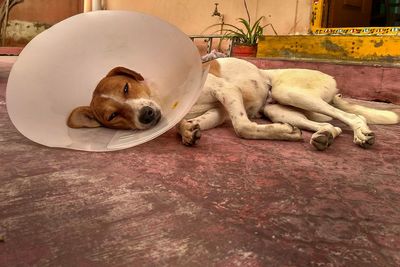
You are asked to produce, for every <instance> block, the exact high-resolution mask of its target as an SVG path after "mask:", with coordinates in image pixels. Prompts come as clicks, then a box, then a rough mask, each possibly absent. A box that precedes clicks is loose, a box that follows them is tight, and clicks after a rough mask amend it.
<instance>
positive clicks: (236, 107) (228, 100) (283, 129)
mask: <svg viewBox="0 0 400 267" xmlns="http://www.w3.org/2000/svg"><path fill="white" fill-rule="evenodd" d="M217 85H218V86H216V87H215V88H213V90H212V92H211V94H212V95H213V96H214V97H215V98H216V99H218V101H220V102H221V103H222V105H223V106H224V107H225V110H226V111H227V113H228V114H229V117H230V119H231V121H232V125H233V128H234V129H235V132H236V134H237V135H238V136H239V137H242V138H245V139H274V140H290V141H298V140H302V136H301V131H300V130H299V129H298V128H296V127H293V126H291V125H289V124H281V123H272V124H257V123H255V122H252V121H250V120H249V118H248V116H247V113H246V110H245V107H244V103H243V97H242V93H241V91H240V89H239V88H238V87H236V86H234V85H232V84H231V83H229V82H226V81H223V80H221V81H220V83H218V84H217Z"/></svg>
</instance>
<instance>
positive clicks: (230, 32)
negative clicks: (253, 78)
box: [210, 0, 277, 57]
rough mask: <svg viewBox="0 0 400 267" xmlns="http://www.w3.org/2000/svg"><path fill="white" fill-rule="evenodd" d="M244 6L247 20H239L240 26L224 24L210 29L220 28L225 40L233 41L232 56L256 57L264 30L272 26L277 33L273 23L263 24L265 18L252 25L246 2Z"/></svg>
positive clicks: (244, 0) (244, 1)
mask: <svg viewBox="0 0 400 267" xmlns="http://www.w3.org/2000/svg"><path fill="white" fill-rule="evenodd" d="M243 4H244V8H245V10H246V14H247V19H245V18H238V19H237V20H238V21H239V24H240V25H239V26H235V25H233V24H229V23H224V22H222V23H218V24H214V25H211V26H210V27H214V26H220V30H219V31H220V32H221V33H222V34H223V35H224V38H228V39H231V40H232V47H231V56H237V57H255V56H256V54H257V44H258V39H259V37H260V36H262V35H263V32H264V28H265V27H267V26H271V28H272V30H273V31H274V33H275V34H277V33H276V31H275V29H274V27H273V25H272V24H271V23H268V24H265V25H262V24H261V22H262V20H263V19H264V18H265V16H262V17H260V18H258V19H257V20H256V21H255V22H254V23H252V21H251V18H250V13H249V9H248V7H247V2H246V0H243Z"/></svg>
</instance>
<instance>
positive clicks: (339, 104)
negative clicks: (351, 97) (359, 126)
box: [333, 94, 400, 124]
mask: <svg viewBox="0 0 400 267" xmlns="http://www.w3.org/2000/svg"><path fill="white" fill-rule="evenodd" d="M333 105H334V106H335V107H336V108H338V109H341V110H343V111H346V112H349V113H353V114H357V115H362V116H364V117H365V118H366V119H367V123H370V124H397V123H399V122H400V116H399V115H398V114H397V113H395V112H393V111H389V110H380V109H374V108H369V107H365V106H361V105H357V104H352V103H349V102H348V101H346V100H344V99H343V98H342V95H340V94H338V95H336V96H335V97H334V98H333Z"/></svg>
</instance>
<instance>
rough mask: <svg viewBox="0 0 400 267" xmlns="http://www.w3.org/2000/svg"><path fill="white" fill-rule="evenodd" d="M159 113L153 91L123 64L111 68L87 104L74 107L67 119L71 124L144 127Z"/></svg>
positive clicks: (156, 121)
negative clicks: (122, 65)
mask: <svg viewBox="0 0 400 267" xmlns="http://www.w3.org/2000/svg"><path fill="white" fill-rule="evenodd" d="M161 116H162V112H161V107H160V105H159V104H158V103H157V101H156V100H155V99H154V92H152V90H151V88H150V86H149V85H148V84H147V83H146V82H145V81H144V78H143V76H142V75H141V74H139V73H137V72H135V71H133V70H130V69H127V68H124V67H116V68H114V69H112V70H111V71H110V72H109V73H108V74H107V75H106V76H105V77H104V78H103V79H102V80H101V81H100V82H99V83H98V85H97V86H96V88H95V90H94V92H93V96H92V101H91V103H90V105H89V106H81V107H77V108H75V109H74V110H73V111H72V112H71V114H70V115H69V117H68V119H67V125H68V126H69V127H71V128H94V127H100V126H104V127H108V128H112V129H127V130H137V129H138V130H145V129H149V128H151V127H153V126H154V125H156V124H157V123H158V122H159V121H160V119H161Z"/></svg>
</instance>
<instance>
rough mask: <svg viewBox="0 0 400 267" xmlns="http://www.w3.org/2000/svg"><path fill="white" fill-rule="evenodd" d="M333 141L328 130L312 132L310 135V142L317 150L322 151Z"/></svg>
mask: <svg viewBox="0 0 400 267" xmlns="http://www.w3.org/2000/svg"><path fill="white" fill-rule="evenodd" d="M332 143H333V135H332V133H331V132H330V131H328V130H322V131H318V132H316V133H314V134H313V135H312V136H311V140H310V144H311V145H313V146H314V147H315V148H316V149H317V150H319V151H323V150H325V149H327V148H328V147H329V146H330V145H332Z"/></svg>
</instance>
